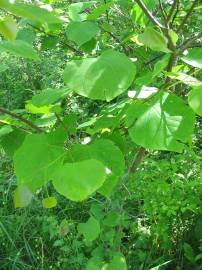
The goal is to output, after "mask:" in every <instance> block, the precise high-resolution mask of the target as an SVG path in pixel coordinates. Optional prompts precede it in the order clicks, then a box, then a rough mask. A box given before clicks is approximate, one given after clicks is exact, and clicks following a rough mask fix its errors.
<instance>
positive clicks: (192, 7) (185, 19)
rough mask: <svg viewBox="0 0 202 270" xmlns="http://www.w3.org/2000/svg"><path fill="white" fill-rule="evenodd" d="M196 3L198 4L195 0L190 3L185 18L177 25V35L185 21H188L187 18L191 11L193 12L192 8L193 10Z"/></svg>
mask: <svg viewBox="0 0 202 270" xmlns="http://www.w3.org/2000/svg"><path fill="white" fill-rule="evenodd" d="M197 2H198V0H195V1H194V2H193V3H192V5H191V7H190V9H189V10H188V12H187V14H186V16H185V17H184V19H183V20H182V22H181V24H180V25H179V27H178V29H177V32H178V33H179V32H180V31H182V30H183V28H184V25H185V23H186V21H187V20H188V18H189V17H190V16H191V14H192V12H193V10H194V8H195V6H196V4H197Z"/></svg>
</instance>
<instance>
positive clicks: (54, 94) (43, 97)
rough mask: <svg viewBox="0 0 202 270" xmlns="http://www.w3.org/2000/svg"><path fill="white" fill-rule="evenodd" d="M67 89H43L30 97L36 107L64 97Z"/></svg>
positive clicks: (67, 91) (67, 92)
mask: <svg viewBox="0 0 202 270" xmlns="http://www.w3.org/2000/svg"><path fill="white" fill-rule="evenodd" d="M69 92H70V91H69V90H68V89H66V88H63V89H45V90H42V91H41V92H40V93H39V94H36V95H35V96H33V97H32V103H33V105H35V106H37V107H42V106H46V105H50V104H53V103H56V102H57V101H59V100H60V99H62V98H64V97H65V96H67V95H68V94H69Z"/></svg>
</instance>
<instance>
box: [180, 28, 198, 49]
mask: <svg viewBox="0 0 202 270" xmlns="http://www.w3.org/2000/svg"><path fill="white" fill-rule="evenodd" d="M199 38H202V32H200V33H198V34H197V35H196V36H192V37H191V38H189V39H187V40H186V41H185V42H184V43H183V44H182V45H181V46H180V47H179V48H178V53H181V52H183V51H185V50H186V49H188V48H190V47H191V45H192V44H193V41H196V40H197V39H199Z"/></svg>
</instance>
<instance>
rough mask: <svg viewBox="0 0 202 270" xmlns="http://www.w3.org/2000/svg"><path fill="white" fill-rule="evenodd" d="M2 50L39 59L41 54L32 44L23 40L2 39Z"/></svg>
mask: <svg viewBox="0 0 202 270" xmlns="http://www.w3.org/2000/svg"><path fill="white" fill-rule="evenodd" d="M0 50H3V51H6V52H8V53H11V54H13V55H16V56H20V57H23V58H28V59H33V60H39V56H38V54H37V52H36V51H35V50H34V49H33V48H32V46H31V45H30V44H28V43H26V42H24V41H22V40H15V41H12V42H11V41H1V42H0Z"/></svg>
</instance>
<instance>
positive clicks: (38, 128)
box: [0, 107, 43, 132]
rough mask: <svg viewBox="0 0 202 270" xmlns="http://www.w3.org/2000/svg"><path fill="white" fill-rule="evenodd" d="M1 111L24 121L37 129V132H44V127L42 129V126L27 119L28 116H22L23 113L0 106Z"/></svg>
mask: <svg viewBox="0 0 202 270" xmlns="http://www.w3.org/2000/svg"><path fill="white" fill-rule="evenodd" d="M0 112H1V113H4V114H8V115H10V116H11V117H13V118H15V119H17V120H19V121H21V122H22V123H25V124H26V125H28V126H30V127H31V128H33V129H34V130H35V131H37V132H43V129H41V128H40V127H38V126H36V125H35V124H33V123H32V122H31V121H29V120H27V119H26V118H24V117H22V116H21V115H19V114H17V113H14V112H11V111H9V110H7V109H5V108H3V107H0Z"/></svg>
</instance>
